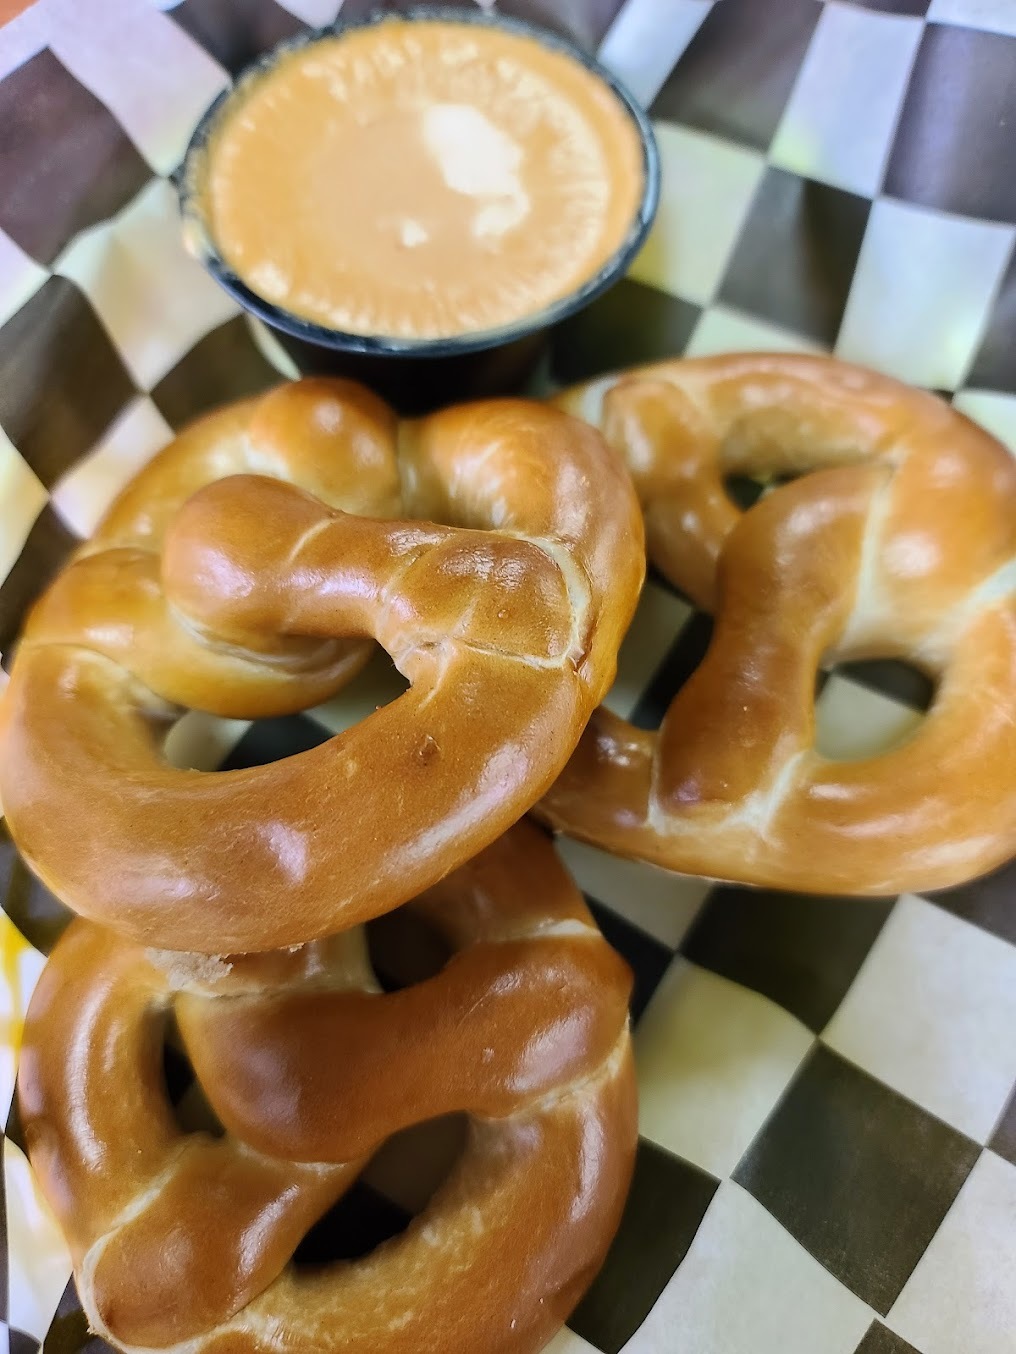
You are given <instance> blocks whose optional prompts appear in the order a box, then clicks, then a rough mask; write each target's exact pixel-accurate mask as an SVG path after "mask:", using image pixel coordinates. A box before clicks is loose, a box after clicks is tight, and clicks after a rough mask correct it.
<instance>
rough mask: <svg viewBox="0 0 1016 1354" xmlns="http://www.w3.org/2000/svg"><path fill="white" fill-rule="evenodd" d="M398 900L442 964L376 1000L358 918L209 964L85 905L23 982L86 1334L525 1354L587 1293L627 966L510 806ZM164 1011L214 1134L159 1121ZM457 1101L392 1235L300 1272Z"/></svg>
mask: <svg viewBox="0 0 1016 1354" xmlns="http://www.w3.org/2000/svg"><path fill="white" fill-rule="evenodd" d="M410 907H411V908H413V909H415V910H417V911H418V912H420V913H421V914H422V915H423V916H424V917H425V918H426V919H427V921H428V922H429V923H430V924H431V925H432V926H434V927H435V928H438V929H439V930H440V931H441V932H442V933H443V935H444V937H445V939H446V940H447V942H448V943H449V945H450V946H451V947H452V949H453V952H454V953H453V957H452V958H451V960H450V961H449V962H448V964H447V966H446V967H445V968H444V969H443V970H442V971H441V972H440V973H439V974H438V975H437V976H436V977H433V978H430V979H428V980H426V981H424V982H422V983H420V984H418V985H416V986H413V987H408V988H404V989H402V990H400V991H396V992H392V993H388V994H381V993H379V992H378V990H377V986H376V983H375V981H374V977H373V973H372V971H371V969H370V966H369V964H368V961H367V957H366V949H365V945H364V941H363V932H362V929H361V928H355V929H354V930H352V931H349V932H346V933H344V934H342V935H340V936H338V937H335V938H333V939H331V940H327V941H321V942H315V943H312V944H310V945H308V946H306V947H305V948H303V949H301V950H297V951H296V952H290V953H277V954H270V955H257V956H247V957H245V958H242V959H235V960H227V961H218V960H208V959H203V960H199V959H196V958H195V957H194V956H189V955H173V954H166V953H154V952H147V953H146V952H145V951H143V950H141V949H139V948H138V947H136V946H134V945H133V944H132V943H130V942H128V941H124V940H121V939H119V938H117V937H115V936H114V935H113V933H111V932H109V931H107V930H105V929H103V928H100V927H98V926H96V925H94V924H93V923H90V922H84V921H76V922H74V923H72V925H71V927H70V928H69V930H68V931H67V932H66V933H65V935H64V937H63V938H62V939H61V941H60V942H59V944H58V945H57V947H56V949H55V950H54V952H53V955H52V957H51V959H50V961H49V964H48V966H47V968H46V969H45V971H44V973H43V975H42V978H41V979H40V982H39V985H38V987H37V988H36V991H35V994H34V996H33V998H32V1003H31V1006H30V1009H29V1013H28V1018H27V1022H26V1026H25V1035H24V1045H23V1051H22V1055H21V1068H20V1081H19V1094H20V1105H21V1114H22V1119H23V1123H24V1130H25V1136H26V1140H27V1144H28V1151H29V1155H30V1158H31V1161H32V1165H33V1167H34V1169H35V1171H36V1173H37V1176H38V1179H39V1181H40V1183H41V1186H42V1189H43V1192H44V1194H45V1195H46V1197H47V1199H48V1200H49V1202H50V1203H51V1205H52V1207H53V1209H54V1210H55V1212H56V1215H57V1218H58V1220H59V1222H60V1225H61V1227H62V1229H63V1231H64V1234H65V1236H66V1238H67V1241H68V1244H69V1246H70V1249H71V1254H72V1259H73V1263H74V1270H75V1275H76V1278H77V1284H78V1292H79V1294H80V1297H81V1302H82V1305H83V1307H84V1309H85V1312H86V1314H87V1316H88V1319H89V1322H90V1324H91V1326H92V1327H93V1329H94V1330H95V1331H97V1332H98V1333H99V1335H101V1336H102V1337H103V1338H104V1339H106V1340H108V1341H110V1342H111V1343H112V1344H114V1345H115V1346H116V1347H117V1348H119V1349H124V1350H128V1349H136V1348H144V1349H150V1348H152V1347H157V1348H159V1349H164V1350H167V1351H179V1354H185V1352H186V1354H213V1352H214V1354H269V1352H271V1354H296V1351H305V1350H318V1351H322V1352H324V1351H330V1350H335V1351H342V1354H421V1351H424V1350H441V1351H445V1354H476V1352H477V1351H480V1350H482V1351H483V1354H535V1351H537V1350H539V1349H542V1348H543V1346H544V1344H545V1342H546V1341H547V1340H548V1339H550V1338H551V1336H552V1335H553V1333H554V1332H555V1330H556V1329H557V1327H558V1326H560V1324H561V1323H562V1322H563V1321H564V1319H565V1317H566V1316H567V1315H568V1313H569V1312H570V1310H571V1308H572V1307H573V1306H574V1304H575V1303H576V1302H577V1301H578V1298H579V1297H580V1295H581V1294H582V1292H583V1291H584V1289H585V1288H586V1287H587V1286H588V1284H589V1282H590V1280H591V1278H592V1277H593V1275H594V1274H595V1272H596V1270H597V1268H598V1267H599V1265H600V1263H601V1261H602V1259H603V1256H604V1253H605V1250H606V1247H607V1245H608V1243H609V1241H610V1238H611V1236H612V1234H613V1232H614V1230H615V1228H616V1226H617V1223H618V1220H619V1216H620V1210H621V1207H622V1205H623V1202H624V1197H625V1193H626V1191H627V1187H628V1182H629V1178H630V1175H631V1169H632V1164H633V1160H634V1150H635V1142H636V1136H637V1125H636V1105H635V1087H634V1076H633V1068H632V1059H631V1049H630V1041H629V1035H628V1021H627V1005H626V1004H627V998H628V993H629V987H630V974H629V972H628V969H627V967H626V966H625V964H624V962H623V961H622V960H621V959H620V958H619V957H618V956H617V955H616V954H615V953H614V952H613V951H612V950H611V949H610V947H609V946H608V945H607V944H606V942H605V941H604V940H603V939H602V937H601V936H600V934H599V932H598V931H597V930H596V927H595V925H594V924H593V921H592V918H591V917H590V916H589V913H588V912H587V910H586V907H585V904H584V903H583V901H582V898H581V895H580V894H579V893H578V891H577V890H576V888H575V887H574V885H573V884H572V883H571V881H570V880H569V879H568V877H567V875H566V874H565V873H564V870H563V868H562V867H561V866H560V864H559V863H558V862H557V859H556V857H555V855H554V852H553V849H552V847H551V846H550V844H549V841H548V839H547V838H546V837H544V836H543V834H542V833H540V832H539V830H538V829H536V828H534V827H533V826H532V825H529V824H526V823H522V824H520V825H518V826H517V827H516V828H515V829H513V831H512V832H511V833H509V834H508V835H507V836H506V837H505V838H503V839H501V840H500V841H499V842H497V843H495V844H494V845H493V846H491V847H489V848H488V849H487V850H486V851H485V852H484V853H483V854H482V855H481V856H479V857H478V858H477V859H475V860H474V861H472V862H471V863H470V864H468V865H467V866H465V867H464V868H463V869H462V870H460V871H459V872H458V873H456V874H455V875H452V876H450V877H449V878H448V879H447V880H445V881H444V882H443V883H442V884H441V885H439V886H437V887H436V888H435V889H434V890H433V891H432V892H431V893H430V894H429V895H427V896H426V897H424V898H421V899H420V900H418V901H417V902H416V903H415V904H410ZM170 1010H173V1011H174V1012H175V1015H176V1020H177V1022H178V1027H179V1030H180V1032H181V1036H182V1039H183V1042H184V1045H185V1047H186V1049H187V1051H188V1052H189V1054H190V1058H191V1061H192V1064H193V1066H194V1069H195V1071H196V1073H197V1076H198V1079H199V1083H200V1085H201V1087H202V1089H203V1091H204V1094H205V1096H206V1097H207V1099H208V1101H209V1102H210V1104H211V1106H212V1107H213V1109H214V1110H215V1112H216V1114H217V1115H218V1118H219V1120H220V1121H221V1124H222V1125H223V1126H224V1127H225V1130H226V1131H225V1136H223V1137H219V1138H213V1137H210V1136H209V1135H207V1134H204V1133H185V1132H184V1131H183V1130H182V1129H180V1128H179V1127H178V1126H177V1123H176V1121H175V1119H174V1115H173V1112H172V1109H171V1107H170V1105H169V1102H168V1100H167V1097H166V1091H165V1087H164V1085H163V1080H162V1029H163V1027H164V1023H165V1020H166V1018H167V1014H168V1012H169V1011H170ZM452 1111H466V1112H468V1114H469V1116H470V1119H469V1129H468V1136H467V1142H466V1147H465V1150H464V1154H463V1156H462V1157H461V1158H460V1160H459V1162H458V1164H457V1165H456V1166H455V1167H454V1168H453V1173H452V1175H451V1176H449V1178H448V1179H447V1181H446V1182H445V1184H444V1185H443V1186H442V1187H440V1189H439V1190H438V1192H437V1194H436V1195H435V1196H434V1197H433V1198H432V1200H431V1202H430V1203H429V1205H428V1206H427V1207H426V1209H425V1210H424V1212H423V1213H421V1214H420V1215H419V1216H418V1217H417V1218H415V1219H414V1221H413V1222H412V1223H411V1224H410V1226H409V1228H408V1230H407V1231H406V1232H404V1233H403V1234H401V1235H400V1236H398V1237H397V1238H394V1239H393V1240H391V1241H389V1242H387V1243H385V1244H384V1245H383V1246H382V1247H381V1248H379V1249H377V1250H376V1251H374V1252H373V1253H372V1254H370V1255H368V1256H366V1257H364V1258H363V1259H360V1260H356V1261H353V1262H348V1261H336V1262H332V1263H330V1264H327V1265H326V1266H323V1267H321V1268H317V1269H315V1270H306V1269H298V1268H296V1267H294V1266H293V1265H292V1264H291V1263H290V1260H291V1257H292V1255H293V1252H294V1250H295V1248H296V1247H297V1245H298V1244H299V1242H300V1240H301V1239H302V1237H303V1236H304V1234H305V1233H306V1232H307V1230H308V1229H309V1228H310V1227H311V1226H312V1224H313V1223H314V1222H315V1221H316V1219H318V1218H319V1217H320V1216H321V1215H322V1214H324V1213H325V1212H326V1211H327V1210H328V1209H329V1207H330V1206H331V1205H332V1204H333V1203H334V1202H335V1201H336V1200H337V1199H338V1198H339V1197H340V1196H341V1195H342V1194H343V1193H344V1192H345V1191H346V1189H348V1187H349V1186H350V1185H351V1184H352V1183H353V1180H354V1179H355V1177H356V1176H357V1174H358V1173H359V1171H360V1170H361V1169H362V1167H363V1165H364V1163H365V1161H366V1159H367V1157H368V1156H369V1155H370V1154H371V1153H372V1152H373V1151H374V1150H375V1148H376V1147H377V1146H379V1144H380V1143H381V1142H382V1141H384V1140H385V1139H386V1138H387V1137H388V1136H389V1135H391V1134H392V1133H393V1132H395V1131H396V1130H398V1129H400V1128H403V1127H405V1126H407V1125H410V1124H414V1123H418V1122H420V1121H422V1120H424V1119H426V1118H429V1117H431V1116H435V1115H441V1114H445V1113H449V1112H452Z"/></svg>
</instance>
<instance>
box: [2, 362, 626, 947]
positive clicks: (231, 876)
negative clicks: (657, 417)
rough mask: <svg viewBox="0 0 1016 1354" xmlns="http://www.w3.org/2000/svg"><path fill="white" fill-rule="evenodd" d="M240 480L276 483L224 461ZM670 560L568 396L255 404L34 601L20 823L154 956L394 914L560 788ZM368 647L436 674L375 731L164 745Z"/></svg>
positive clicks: (291, 391) (212, 426)
mask: <svg viewBox="0 0 1016 1354" xmlns="http://www.w3.org/2000/svg"><path fill="white" fill-rule="evenodd" d="M238 469H244V470H247V471H258V472H261V473H260V475H258V476H256V477H251V476H246V477H244V476H241V477H232V478H227V479H220V478H219V477H221V476H223V475H228V476H232V475H233V472H235V471H236V470H238ZM266 475H272V476H275V477H276V478H275V479H268V478H265V476H266ZM287 480H288V481H295V484H294V483H286V482H285V481H287ZM202 486H204V487H202ZM298 486H299V487H298ZM305 488H306V489H309V490H310V491H312V493H313V494H314V495H316V497H313V498H312V497H310V496H308V494H307V493H304V492H302V490H303V489H305ZM195 490H197V491H198V492H197V493H194V491H195ZM191 495H193V496H191ZM181 505H182V506H181ZM335 505H338V506H339V507H341V508H343V509H345V511H337V510H336V508H335ZM397 507H398V508H400V510H401V511H402V512H404V513H408V514H409V515H410V516H411V517H413V518H429V519H433V521H432V522H421V521H418V520H413V521H404V520H389V519H390V517H391V514H392V513H393V512H394V511H395V509H396V508H397ZM353 514H357V515H353ZM434 522H443V523H446V524H447V525H443V526H442V525H434V524H433V523H434ZM643 570H644V557H643V553H642V526H641V519H640V515H639V512H638V504H637V501H636V499H635V496H634V492H633V491H632V488H631V485H630V482H629V480H628V478H627V475H626V472H625V471H624V469H623V468H622V467H620V466H619V465H617V464H616V463H615V458H613V457H612V456H611V455H610V453H609V451H608V449H607V447H606V446H605V444H604V443H603V441H602V439H601V438H600V437H599V436H598V435H597V434H596V433H595V432H594V431H592V430H591V429H589V428H587V427H586V426H585V425H583V424H582V423H580V422H578V421H577V420H574V419H571V418H569V417H567V416H566V415H564V414H563V413H561V412H560V411H558V410H555V409H549V408H546V407H545V406H542V405H538V404H533V403H527V402H524V401H491V402H487V403H483V404H477V405H473V406H466V407H463V408H459V409H453V410H448V411H446V412H444V413H441V414H437V415H434V416H433V417H431V418H428V419H424V420H422V421H420V422H419V423H415V424H403V425H401V426H398V427H397V426H396V423H395V420H394V418H393V416H392V415H391V414H390V413H389V411H388V410H387V408H386V407H385V406H384V405H382V404H381V403H380V402H379V401H377V400H376V399H374V398H373V397H372V396H370V395H368V394H367V393H366V392H364V391H362V390H360V389H359V388H358V387H355V386H352V385H349V384H347V383H344V382H334V381H309V380H308V381H302V382H298V383H296V384H294V385H292V386H288V387H284V388H282V389H281V390H278V391H276V392H274V393H273V394H271V395H269V396H267V397H266V398H264V399H263V400H261V401H255V402H247V403H245V404H242V405H238V406H233V407H232V408H230V409H227V410H224V411H222V412H221V413H218V414H215V415H212V416H211V417H210V418H207V419H205V420H204V421H203V422H202V423H200V424H198V425H196V426H195V427H194V428H193V429H192V430H191V431H190V432H189V433H187V434H186V435H185V436H183V437H181V438H180V439H179V440H178V441H177V442H176V443H174V444H173V445H171V446H170V447H169V448H168V449H167V450H166V451H165V452H164V453H162V455H160V456H159V457H157V458H156V460H155V461H154V462H153V463H152V465H151V466H150V467H149V468H148V469H147V470H145V471H143V472H142V473H141V475H140V476H139V477H138V479H137V480H136V481H135V482H134V483H133V484H132V485H130V486H129V487H128V488H127V490H126V491H125V493H124V494H123V495H122V496H121V498H120V499H119V500H118V501H117V503H116V504H114V506H113V508H112V510H111V512H110V514H109V516H108V517H107V518H106V520H105V522H104V523H103V525H102V527H101V528H100V530H99V532H98V534H97V536H96V538H95V540H94V541H93V542H91V543H90V544H89V545H88V546H87V547H86V548H85V550H84V551H83V552H82V553H81V555H80V556H79V557H78V558H77V559H76V560H75V561H74V562H73V563H72V564H71V565H70V567H69V568H67V569H66V570H65V571H64V572H63V573H62V574H61V575H60V576H58V578H57V579H56V581H55V583H54V584H53V585H52V587H51V588H50V590H49V592H48V593H47V594H46V596H45V597H44V598H43V599H42V601H41V602H40V604H39V605H38V606H37V608H36V609H35V611H34V612H33V614H32V616H31V617H30V619H29V623H28V626H27V629H26V632H25V635H24V638H23V640H22V642H21V645H20V648H19V651H18V654H17V658H16V661H15V664H14V668H13V672H12V675H11V680H10V684H9V686H8V689H7V694H6V701H5V704H4V707H3V709H2V710H0V797H2V799H3V803H4V809H5V812H6V815H7V820H8V823H9V825H10V829H11V834H12V836H13V837H14V839H15V841H16V843H17V845H18V847H19V849H20V850H21V852H22V854H23V855H24V857H25V858H26V860H27V861H28V863H29V864H30V865H31V866H32V868H33V869H34V870H35V871H36V872H37V873H38V874H39V875H40V876H41V877H42V878H43V879H44V880H45V881H46V883H47V884H49V885H50V887H51V888H52V889H53V891H54V892H55V893H56V894H57V895H58V896H59V897H61V898H63V899H64V900H65V901H66V902H67V903H68V904H69V905H70V906H71V907H72V908H74V909H75V911H77V912H80V913H82V914H83V915H85V916H88V917H91V918H92V919H93V920H97V921H101V922H105V923H107V924H109V925H110V926H112V927H113V928H114V929H116V930H118V931H120V932H121V933H123V934H126V935H128V936H130V937H131V938H132V939H134V940H137V941H139V942H141V943H144V944H153V945H159V946H162V947H164V948H175V949H187V950H192V951H203V952H205V953H222V952H224V951H227V950H229V951H244V952H249V951H252V950H267V949H273V948H277V947H280V946H285V945H291V944H297V943H302V942H305V941H307V940H310V939H315V938H318V937H320V936H322V935H327V934H329V933H331V932H334V931H336V930H339V929H342V928H344V927H347V926H350V925H352V924H354V923H356V922H359V921H362V920H364V919H366V918H368V917H371V916H375V915H378V914H379V913H381V912H384V911H387V910H389V909H391V908H393V907H395V906H397V905H399V904H400V903H402V902H404V901H405V900H406V899H408V898H411V897H413V896H414V895H415V894H417V893H419V892H420V891H421V890H423V889H424V888H426V887H428V886H429V885H431V884H433V883H434V882H435V881H436V880H437V879H439V878H441V876H442V875H444V874H445V873H447V871H448V870H450V869H452V868H454V867H455V866H457V865H458V864H461V863H462V862H463V861H464V860H467V859H468V858H469V857H470V856H471V855H474V854H475V853H476V852H477V851H478V850H480V849H481V848H482V847H483V846H485V845H486V844H488V843H489V842H490V841H492V840H493V839H494V838H495V837H497V836H498V835H499V834H500V833H501V832H503V831H504V830H505V829H506V828H507V827H508V826H509V825H510V824H511V823H512V822H514V821H515V820H516V819H518V818H519V817H520V815H521V814H523V813H524V812H525V811H526V810H527V809H528V808H529V807H530V805H531V804H532V803H533V802H534V801H535V800H536V799H537V798H538V797H539V795H540V794H542V793H543V791H544V790H545V789H546V788H547V787H548V786H549V785H550V783H551V781H552V780H553V779H554V777H555V775H556V774H557V773H558V771H559V770H560V768H561V767H562V766H563V764H564V762H565V760H566V759H567V757H568V754H569V753H570V751H571V750H572V748H573V747H574V746H575V744H576V742H577V740H578V737H579V734H580V732H581V730H582V728H583V726H584V724H585V722H586V720H587V719H588V716H589V714H590V712H591V711H592V709H593V708H594V707H595V705H596V703H597V702H598V701H599V700H600V699H601V698H602V696H603V694H604V692H605V691H606V690H607V688H608V687H609V685H610V682H611V681H612V679H613V674H614V667H615V660H616V652H617V646H618V644H619V642H620V639H621V636H622V634H623V632H624V630H625V628H626V626H627V624H628V621H629V619H630V617H631V613H632V611H633V609H634V605H635V600H636V597H637V593H638V589H639V586H640V584H641V579H642V574H643ZM363 637H372V638H374V639H376V640H378V641H380V643H381V644H382V645H384V647H385V648H386V649H387V650H388V652H389V653H390V654H391V656H392V657H393V659H394V660H395V663H396V665H397V667H398V668H399V669H400V670H401V672H402V673H403V674H404V675H405V676H406V677H408V678H409V680H410V682H411V683H412V685H411V689H410V690H409V691H408V692H406V693H405V694H404V695H403V696H402V697H400V698H399V699H398V700H397V701H395V702H394V703H392V704H391V705H389V706H386V707H385V708H383V709H381V710H378V711H377V712H376V713H375V714H373V715H372V716H370V717H369V718H368V719H366V720H364V721H363V722H362V723H360V724H358V725H355V726H354V727H353V728H351V729H348V730H346V731H345V732H344V733H342V734H340V735H339V736H338V737H336V738H333V739H332V740H331V741H330V742H328V743H326V744H324V745H322V746H321V747H319V748H314V749H312V750H310V751H308V752H305V753H302V754H300V755H299V756H297V757H293V758H290V759H288V760H286V761H283V762H279V763H276V764H274V765H273V766H267V767H258V768H255V769H251V770H241V771H231V772H225V773H216V774H212V775H208V774H201V773H198V772H195V771H181V770H177V769H175V768H173V767H171V766H170V765H169V764H168V763H167V762H166V761H165V759H164V758H163V756H162V753H161V741H162V739H163V737H164V735H165V733H166V730H167V723H168V721H172V720H173V719H174V718H176V717H177V716H178V715H179V714H180V713H182V708H183V707H186V706H191V707H196V708H199V709H203V710H210V711H213V712H214V713H217V714H222V715H230V716H235V717H240V718H251V717H257V716H260V715H265V714H273V713H279V712H282V711H288V710H295V709H302V708H304V707H305V706H306V705H308V704H310V703H313V702H315V701H317V700H320V699H322V698H323V697H324V696H326V695H328V694H330V693H331V692H332V691H334V690H335V689H336V688H337V687H338V686H339V685H340V684H341V683H342V681H344V680H345V679H346V678H347V677H348V675H349V674H350V671H351V670H352V669H353V668H355V666H356V665H357V664H359V663H360V662H361V661H362V657H363ZM350 638H353V639H354V640H355V641H356V643H355V644H354V646H353V647H352V648H350V647H349V646H348V643H343V644H341V645H340V644H339V643H338V642H337V640H342V641H348V639H350ZM83 802H84V803H87V805H88V813H87V814H82V813H81V812H80V805H81V804H82V803H83ZM282 898H285V899H286V907H285V908H282V907H281V906H280V905H279V900H280V899H282Z"/></svg>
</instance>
